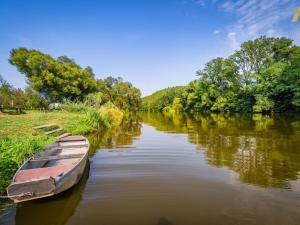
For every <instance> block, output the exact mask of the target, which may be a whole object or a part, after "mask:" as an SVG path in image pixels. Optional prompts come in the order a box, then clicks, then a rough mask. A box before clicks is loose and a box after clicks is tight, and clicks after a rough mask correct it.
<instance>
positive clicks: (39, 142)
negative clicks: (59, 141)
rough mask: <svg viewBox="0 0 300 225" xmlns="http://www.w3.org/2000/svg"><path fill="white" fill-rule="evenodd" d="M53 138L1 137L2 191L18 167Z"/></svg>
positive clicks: (0, 167) (0, 175)
mask: <svg viewBox="0 0 300 225" xmlns="http://www.w3.org/2000/svg"><path fill="white" fill-rule="evenodd" d="M52 140H53V138H48V137H46V136H36V137H34V136H11V137H5V138H0V150H1V151H0V192H1V191H3V190H4V189H5V187H6V186H7V185H8V183H9V181H10V179H11V177H12V175H13V174H14V173H15V171H16V169H17V168H18V167H19V166H20V165H21V164H22V163H23V162H24V161H25V160H26V159H27V158H28V157H30V156H32V155H34V154H35V153H37V152H38V151H39V150H41V149H42V148H43V147H44V146H45V145H47V144H49V143H50V142H51V141H52Z"/></svg>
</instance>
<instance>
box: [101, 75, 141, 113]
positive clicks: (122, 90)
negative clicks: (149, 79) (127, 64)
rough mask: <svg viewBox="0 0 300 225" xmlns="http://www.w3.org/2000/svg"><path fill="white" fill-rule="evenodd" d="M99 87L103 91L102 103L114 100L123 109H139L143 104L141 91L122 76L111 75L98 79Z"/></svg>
mask: <svg viewBox="0 0 300 225" xmlns="http://www.w3.org/2000/svg"><path fill="white" fill-rule="evenodd" d="M97 89H98V92H100V93H101V97H102V103H103V104H104V103H107V102H112V103H113V104H114V105H115V106H117V107H118V108H120V109H123V110H132V111H135V110H138V109H139V108H140V106H141V92H140V90H139V89H138V88H136V87H134V86H133V85H132V84H131V83H129V82H124V81H123V79H122V78H121V77H118V78H113V77H111V76H109V77H107V78H105V79H99V80H97Z"/></svg>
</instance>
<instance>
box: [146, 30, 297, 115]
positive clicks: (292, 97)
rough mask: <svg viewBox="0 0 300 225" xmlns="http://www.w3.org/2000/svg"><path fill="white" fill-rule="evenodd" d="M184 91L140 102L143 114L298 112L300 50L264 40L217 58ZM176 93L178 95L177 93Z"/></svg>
mask: <svg viewBox="0 0 300 225" xmlns="http://www.w3.org/2000/svg"><path fill="white" fill-rule="evenodd" d="M196 74H197V77H198V78H197V79H196V80H194V81H192V82H190V83H189V84H188V85H187V86H186V87H184V88H182V87H174V88H168V89H163V90H161V91H158V92H156V93H154V94H152V95H150V96H147V97H144V98H143V110H149V111H163V110H165V111H170V110H172V111H187V112H259V113H270V112H287V111H299V110H300V47H299V46H296V45H294V44H293V40H291V39H288V38H285V37H282V38H272V37H265V36H262V37H260V38H258V39H255V40H250V41H247V42H244V43H243V44H241V46H240V49H239V50H237V51H235V52H234V53H233V54H232V55H230V56H229V57H228V58H221V57H218V58H215V59H212V60H211V61H209V62H208V63H206V65H205V66H204V68H203V69H201V70H199V71H197V72H196ZM175 93H176V94H175Z"/></svg>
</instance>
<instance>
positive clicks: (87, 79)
mask: <svg viewBox="0 0 300 225" xmlns="http://www.w3.org/2000/svg"><path fill="white" fill-rule="evenodd" d="M9 62H10V63H11V64H12V65H15V66H16V67H17V69H18V70H19V71H20V72H21V73H23V74H25V76H26V78H27V80H28V82H29V84H30V86H31V87H32V88H33V89H34V90H36V91H38V92H40V93H41V94H42V95H43V96H45V97H46V98H47V99H49V100H51V101H61V100H62V99H70V100H74V99H83V98H84V96H86V95H87V94H89V93H91V92H93V91H95V88H96V83H95V80H94V79H93V77H92V76H91V74H90V71H89V70H84V69H82V68H81V67H80V66H79V65H77V64H76V63H75V61H74V60H72V59H69V58H68V57H66V56H61V57H58V58H57V59H54V58H52V57H51V56H50V55H47V54H44V53H42V52H40V51H37V50H28V49H26V48H18V49H12V50H11V53H10V59H9Z"/></svg>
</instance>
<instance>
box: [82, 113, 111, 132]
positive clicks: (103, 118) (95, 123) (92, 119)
mask: <svg viewBox="0 0 300 225" xmlns="http://www.w3.org/2000/svg"><path fill="white" fill-rule="evenodd" d="M86 117H87V118H86V123H87V125H88V126H91V127H92V128H94V129H97V130H101V129H102V130H103V129H104V130H105V129H108V128H110V124H109V122H108V118H107V115H104V114H102V113H100V112H99V111H98V110H96V109H93V108H92V109H90V110H89V111H88V112H87V115H86Z"/></svg>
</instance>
